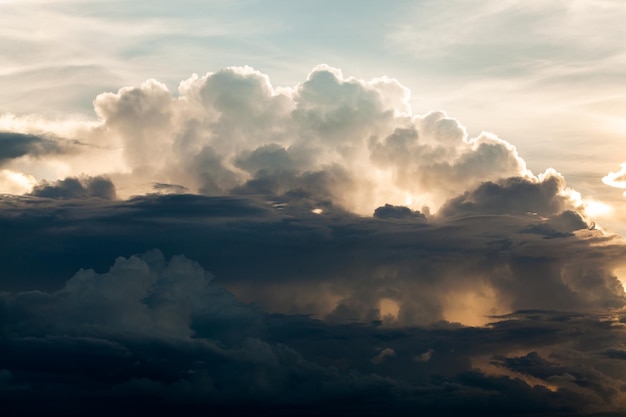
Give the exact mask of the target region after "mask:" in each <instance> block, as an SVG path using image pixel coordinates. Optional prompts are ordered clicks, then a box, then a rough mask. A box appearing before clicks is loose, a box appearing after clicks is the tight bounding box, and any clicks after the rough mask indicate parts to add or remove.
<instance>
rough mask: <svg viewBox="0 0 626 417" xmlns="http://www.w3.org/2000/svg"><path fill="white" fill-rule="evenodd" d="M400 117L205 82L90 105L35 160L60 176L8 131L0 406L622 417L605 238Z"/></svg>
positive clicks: (569, 196)
mask: <svg viewBox="0 0 626 417" xmlns="http://www.w3.org/2000/svg"><path fill="white" fill-rule="evenodd" d="M408 100H409V92H408V90H407V89H406V88H405V87H403V86H402V85H401V84H400V83H399V82H397V81H396V80H392V79H389V78H378V79H372V80H360V79H356V78H353V77H346V76H344V75H343V73H342V72H341V71H340V70H339V69H336V68H333V67H330V66H327V65H320V66H318V67H316V68H314V69H313V71H312V72H311V73H310V74H309V75H308V77H307V79H306V80H304V81H303V82H302V83H300V84H297V85H295V86H293V87H289V88H284V87H275V86H273V85H272V83H271V82H270V79H269V77H268V76H267V75H265V74H263V73H261V72H259V71H256V70H254V69H252V68H250V67H230V68H226V69H223V70H220V71H217V72H213V73H207V74H205V75H204V76H198V75H193V76H192V77H190V78H189V79H187V80H184V81H182V82H181V84H180V86H179V88H178V91H177V92H175V93H172V92H171V91H170V90H169V89H168V88H167V86H166V85H164V84H162V83H160V82H158V81H155V80H149V81H146V82H144V83H142V84H140V85H139V86H130V87H124V88H122V89H120V90H118V91H117V92H116V93H104V94H101V95H99V96H98V97H97V98H96V99H95V101H94V106H95V110H96V113H97V115H98V118H99V119H98V121H97V122H95V123H82V124H81V123H77V124H76V125H72V126H71V127H66V128H64V129H65V134H64V135H63V137H65V138H66V139H64V140H63V141H61V140H58V141H57V140H56V139H55V140H54V141H53V143H56V144H60V143H77V142H72V141H78V140H80V142H79V143H81V144H83V143H84V144H86V145H88V146H84V147H82V146H81V147H76V149H78V151H77V153H76V154H72V155H69V154H68V155H66V154H64V153H63V152H65V150H61V151H59V152H60V153H59V152H57V150H56V148H54V147H53V146H52V145H50V144H49V143H48V142H47V139H45V138H47V137H48V136H46V135H43V134H39V133H37V132H36V131H39V130H42V126H45V124H41V123H42V122H41V121H37V122H32V121H30V122H29V121H28V120H22V119H20V120H22V122H23V123H24V125H21V126H17V125H19V123H17V122H16V120H13V121H12V122H11V123H13V124H12V126H13V125H14V126H16V127H15V129H14V130H15V132H13V133H11V134H9V133H7V135H5V138H7V139H6V144H5V146H4V148H3V149H4V150H5V152H4V155H5V159H6V161H7V162H6V164H7V165H6V166H7V169H6V170H3V171H1V172H2V173H3V174H2V175H4V177H0V179H2V178H4V179H3V180H2V181H3V182H2V183H0V184H5V185H6V184H8V185H6V187H9V186H11V187H13V186H15V184H18V185H19V184H20V181H22V183H23V184H22V187H21V188H20V187H17V186H15V188H11V189H16V190H18V191H20V192H22V193H23V195H15V194H13V195H2V196H0V229H1V230H3V239H2V240H1V241H0V265H2V274H0V289H2V290H3V291H5V292H3V293H2V294H1V295H0V335H1V336H2V338H3V340H5V341H6V343H3V344H2V345H1V346H0V358H1V359H0V370H2V371H0V394H2V395H4V397H2V398H3V400H4V399H8V400H9V403H8V404H9V407H18V406H19V405H20V404H23V403H24V401H25V399H26V398H27V395H28V394H26V393H22V392H21V391H20V390H22V389H26V388H28V389H30V390H31V391H30V392H32V393H35V394H34V396H35V397H37V398H39V399H41V400H42V401H41V402H33V403H32V407H31V409H32V410H33V411H40V410H39V408H38V407H39V404H50V407H51V410H52V412H55V413H57V414H64V413H68V412H69V413H71V412H72V410H69V409H68V404H74V403H75V401H76V400H77V401H78V404H79V405H81V407H78V408H80V409H81V411H84V410H85V408H84V407H87V409H90V410H91V411H93V408H98V410H96V411H98V412H99V413H101V414H107V413H110V412H111V410H112V409H114V408H116V407H118V406H119V407H121V408H122V409H125V410H137V409H139V408H138V407H140V406H141V405H142V404H145V403H150V405H149V407H153V408H151V409H150V410H155V412H156V411H162V410H176V409H177V407H179V406H182V407H183V408H186V407H188V408H186V409H187V410H188V411H189V413H190V414H198V413H201V412H205V411H207V410H211V409H212V410H215V409H217V410H220V409H225V408H232V407H235V409H239V410H241V411H242V412H244V411H250V410H251V409H253V408H254V409H255V410H260V411H258V412H259V413H261V414H263V413H266V414H275V413H276V412H277V411H278V412H279V414H280V412H283V413H284V414H290V413H293V411H294V410H300V411H302V410H303V409H307V410H309V409H310V410H311V413H312V414H320V413H321V412H322V411H324V410H332V412H334V413H336V414H351V413H352V414H355V415H363V411H364V410H369V412H370V414H372V415H377V414H380V413H381V410H385V411H386V412H387V413H389V411H390V410H391V411H393V412H394V414H398V415H403V414H405V415H410V414H411V411H409V410H415V409H420V410H422V409H423V410H425V415H429V413H430V414H432V415H437V413H439V415H449V414H458V413H459V412H460V410H470V411H471V412H472V413H474V414H475V415H483V414H484V413H485V412H486V411H487V410H489V412H496V413H499V414H504V415H506V414H511V413H512V412H513V411H515V412H518V413H520V412H523V413H531V414H532V413H536V414H539V415H541V414H542V413H543V414H544V415H549V414H550V413H552V414H554V413H583V412H585V413H594V412H604V411H611V410H623V409H624V405H625V403H624V399H623V398H622V397H623V396H622V394H621V392H622V390H623V389H622V388H621V387H622V386H623V385H624V382H623V379H622V377H621V376H620V374H619V372H618V369H619V370H620V371H626V368H625V369H622V368H620V367H621V366H622V364H621V362H623V361H622V360H621V359H622V358H621V355H620V353H619V352H621V351H623V346H622V345H621V343H622V342H621V340H622V336H623V334H622V332H623V328H622V327H623V326H622V321H620V320H623V319H622V317H621V316H622V315H623V314H622V311H621V310H620V309H623V307H624V305H625V304H626V295H625V293H624V287H623V285H622V282H621V281H620V277H619V276H618V275H617V274H618V272H619V271H620V268H623V267H624V259H626V257H625V256H626V244H625V243H624V240H623V238H621V237H619V236H615V235H610V234H608V233H606V232H604V231H603V230H602V229H601V228H600V227H598V226H597V225H595V223H594V222H593V219H592V218H591V217H590V214H591V211H590V210H588V209H587V206H586V203H585V201H587V200H585V199H583V198H582V196H581V195H580V194H578V193H577V192H576V191H574V190H572V189H571V188H569V187H568V185H567V183H566V180H565V178H564V177H563V176H562V175H561V174H559V173H557V172H556V171H555V170H552V169H548V170H546V171H545V172H544V173H543V174H540V175H534V174H533V173H532V172H530V171H529V170H528V169H527V167H526V162H525V161H524V160H523V159H522V158H521V157H520V155H519V154H518V152H517V149H516V148H515V147H514V146H513V145H512V144H510V143H508V142H506V141H505V140H503V139H500V138H498V137H497V136H495V135H494V134H491V133H481V134H480V135H478V136H476V137H473V138H470V137H468V134H467V132H466V129H465V128H464V127H463V126H462V125H461V124H460V123H459V122H458V121H457V120H455V119H454V118H451V117H449V116H448V115H447V114H445V113H443V112H440V111H436V112H431V113H428V114H425V115H413V114H412V112H411V108H410V106H409V105H408ZM3 120H4V119H3ZM29 123H30V124H29ZM18 127H19V129H18ZM35 127H37V129H35ZM57 128H58V131H61V130H63V129H62V128H61V127H57ZM29 129H30V130H29ZM44 130H45V129H44ZM58 131H56V132H55V136H54V137H56V133H58ZM36 133H37V134H36ZM11 135H14V136H11ZM50 137H52V136H50ZM66 141H68V142H66ZM50 146H52V147H50ZM73 149H74V148H73ZM101 157H102V158H101ZM35 160H36V161H35ZM35 162H36V163H35ZM55 167H56V168H55ZM53 168H54V169H53ZM50 172H53V174H50V175H51V177H47V175H48V174H49V173H50ZM35 174H37V176H35ZM29 175H30V176H29ZM616 175H617V174H616ZM618 176H619V175H618ZM35 178H44V179H42V180H40V181H38V182H36V180H35ZM616 178H617V177H616ZM155 247H156V248H159V249H160V250H152V249H153V248H155ZM138 254H139V255H138ZM179 254H184V256H183V255H179ZM113 259H116V260H115V262H114V264H113V266H111V265H110V263H111V261H112V260H113ZM190 259H195V260H197V261H191V260H190ZM76 271H78V272H76ZM207 271H211V273H209V272H207ZM213 274H215V278H214V277H213ZM577 355H578V356H577ZM577 358H583V359H577ZM580 361H582V362H583V363H584V364H583V365H580V363H579V362H580ZM609 361H610V362H609ZM609 365H610V366H609ZM613 367H615V369H613ZM4 371H6V372H4ZM51 381H54V384H53V383H52V382H51ZM60 382H62V384H60V385H58V386H57V385H56V384H59V383H60ZM6 392H11V393H15V392H18V393H19V395H16V396H11V395H8V394H7V395H5V393H6ZM100 399H102V401H100ZM146 399H148V400H149V401H144V400H146ZM363 399H366V401H365V402H363V401H362V400H363ZM43 400H46V401H43ZM105 400H106V401H105ZM140 400H141V401H140ZM102 402H105V403H108V404H109V405H108V406H105V407H104V408H100V405H101V403H102ZM83 406H84V407H83ZM144 406H145V405H144ZM221 407H224V408H221ZM238 407H239V408H238ZM342 407H343V408H342ZM144 411H145V410H144ZM365 415H366V414H365Z"/></svg>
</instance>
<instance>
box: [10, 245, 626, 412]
mask: <svg viewBox="0 0 626 417" xmlns="http://www.w3.org/2000/svg"><path fill="white" fill-rule="evenodd" d="M0 312H1V315H0V317H2V321H1V322H0V336H1V337H2V339H1V340H2V343H1V344H0V369H1V370H2V371H1V372H0V377H2V379H1V380H0V398H2V401H3V407H4V409H5V410H7V411H9V412H11V413H13V412H18V413H19V412H22V413H33V412H46V413H47V414H48V415H79V414H81V413H85V412H89V413H93V414H94V415H107V414H109V413H111V412H112V411H113V410H116V409H119V412H118V413H121V414H122V415H126V414H131V413H132V412H138V411H140V410H143V411H144V412H145V411H146V410H147V411H151V412H154V413H159V414H160V413H171V412H174V411H175V410H176V411H177V412H189V413H192V414H193V415H196V414H201V413H206V412H209V411H211V410H214V411H215V410H220V409H224V410H225V409H228V410H230V411H231V412H233V411H235V412H237V411H239V412H251V411H252V410H255V412H256V413H259V414H260V415H293V414H294V413H297V414H298V415H317V414H319V413H320V412H324V413H325V414H327V415H384V414H386V413H388V412H389V411H390V410H391V411H393V412H394V414H397V415H413V414H414V413H415V410H416V409H419V410H420V415H426V416H430V415H450V413H452V414H458V413H463V414H464V415H553V413H557V412H563V413H567V414H566V415H586V414H585V413H587V412H589V413H591V412H594V411H595V412H598V411H603V410H607V409H614V408H616V407H622V406H623V404H622V403H620V400H619V391H620V390H621V386H622V385H623V380H622V379H621V378H623V376H621V375H623V370H624V366H623V365H622V364H621V362H622V361H621V360H620V359H617V360H610V361H607V359H603V358H606V356H604V357H603V356H600V357H597V356H596V354H595V352H598V351H602V350H607V349H610V348H613V347H614V346H616V345H618V344H619V343H621V340H622V338H623V335H624V330H623V327H621V326H612V325H611V323H614V322H615V319H613V320H608V319H611V318H608V317H603V316H593V315H581V314H571V313H557V312H550V311H537V312H531V311H529V312H522V313H519V314H513V315H508V316H507V317H502V318H500V320H499V321H496V322H494V323H492V324H491V325H490V326H487V327H483V328H471V327H463V326H459V325H451V324H449V323H445V322H440V323H435V324H432V325H429V326H424V327H405V328H389V327H385V326H380V323H372V324H368V323H358V324H356V323H355V324H332V323H329V322H325V321H320V320H314V319H312V318H309V317H306V316H301V315H300V316H297V315H291V316H286V315H268V314H267V313H264V312H263V311H261V310H260V309H259V308H258V307H255V306H253V305H248V304H243V303H241V302H239V301H237V300H236V298H235V297H233V296H232V294H230V293H228V292H227V291H225V290H224V289H223V288H221V287H219V286H218V285H215V283H214V281H213V280H212V276H211V274H210V273H208V272H207V271H205V270H204V269H203V268H202V267H201V266H200V265H199V264H198V263H196V262H193V261H190V260H188V259H187V258H185V257H183V256H175V257H172V258H171V259H170V260H167V259H165V258H164V257H163V255H162V254H161V253H160V252H158V251H150V252H147V253H145V254H142V255H134V256H131V257H128V258H118V259H117V260H116V261H115V263H114V265H113V266H111V267H110V268H109V269H108V271H106V272H103V273H97V272H95V271H93V270H89V269H83V270H80V271H78V272H77V273H76V274H75V275H74V276H73V277H72V278H71V279H69V280H68V281H67V282H66V283H65V285H64V286H63V288H61V289H59V290H58V291H54V292H40V291H25V292H16V293H2V294H0ZM572 341H574V343H572ZM539 350H541V351H544V352H547V354H548V355H549V359H546V358H544V357H542V356H541V355H540V354H538V353H537V351H539ZM520 351H523V352H527V353H525V354H524V355H523V356H519V355H516V354H515V353H514V352H520ZM376 358H378V359H377V360H374V359H376ZM381 358H384V360H383V359H381ZM581 360H584V366H581V365H580V362H581ZM483 362H484V363H483ZM485 364H486V365H490V364H491V365H493V366H492V368H493V369H508V370H511V371H512V372H511V373H509V374H502V373H497V372H493V369H491V368H489V366H485ZM620 372H621V374H620ZM32 398H36V399H37V401H29V399H32Z"/></svg>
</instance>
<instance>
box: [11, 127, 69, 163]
mask: <svg viewBox="0 0 626 417" xmlns="http://www.w3.org/2000/svg"><path fill="white" fill-rule="evenodd" d="M70 147H71V146H70V144H69V143H63V142H60V141H57V140H54V139H50V138H46V137H42V136H36V135H28V134H21V133H15V132H0V165H2V164H5V163H6V162H8V161H10V160H12V159H16V158H20V157H22V156H26V155H29V156H33V157H42V156H44V155H54V154H62V153H68V152H70Z"/></svg>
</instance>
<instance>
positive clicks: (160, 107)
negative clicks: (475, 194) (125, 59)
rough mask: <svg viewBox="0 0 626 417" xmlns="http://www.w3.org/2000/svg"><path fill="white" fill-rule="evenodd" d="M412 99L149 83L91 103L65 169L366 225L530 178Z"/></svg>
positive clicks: (219, 75) (395, 90)
mask: <svg viewBox="0 0 626 417" xmlns="http://www.w3.org/2000/svg"><path fill="white" fill-rule="evenodd" d="M409 99H410V92H409V90H408V89H407V88H406V87H404V86H402V85H401V84H400V83H399V82H398V81H396V80H393V79H390V78H386V77H383V78H375V79H372V80H369V81H366V80H359V79H356V78H352V77H345V76H344V75H343V74H342V72H341V71H340V70H339V69H336V68H332V67H329V66H327V65H320V66H318V67H316V68H314V69H313V71H312V72H311V73H310V74H309V76H308V78H307V80H306V81H304V82H302V83H300V84H298V85H296V86H295V87H292V88H280V87H274V86H273V85H272V84H271V82H270V80H269V77H268V76H267V75H265V74H263V73H260V72H258V71H256V70H254V69H252V68H250V67H229V68H226V69H223V70H220V71H218V72H215V73H208V74H206V75H204V76H201V77H200V76H197V75H193V76H192V77H190V78H189V79H187V80H184V81H182V82H181V83H180V86H179V89H178V93H177V94H173V93H172V92H170V91H169V90H168V88H167V87H166V86H165V85H164V84H161V83H159V82H157V81H155V80H149V81H146V82H145V83H143V84H141V85H140V86H137V87H125V88H122V89H120V90H119V91H118V92H117V93H104V94H101V95H99V96H98V97H97V98H96V99H95V100H94V106H95V111H96V113H97V115H98V117H99V118H100V121H99V123H97V124H95V125H93V124H92V125H89V124H85V123H84V124H82V125H80V126H79V127H77V128H76V129H75V132H74V136H75V137H71V139H75V140H76V139H78V138H80V140H81V141H84V143H85V144H86V145H88V146H85V147H84V149H83V150H82V152H81V158H78V157H76V158H74V159H71V158H64V159H63V160H62V161H63V162H62V163H63V164H64V167H65V170H64V174H65V175H74V176H77V175H81V174H87V175H101V174H108V175H109V176H110V178H111V179H112V180H113V181H114V183H115V185H116V187H117V189H118V193H119V194H120V196H122V197H127V196H129V195H132V194H138V193H146V192H152V191H153V190H152V184H154V183H159V184H171V185H173V186H178V187H185V188H186V189H188V190H190V191H191V192H195V193H201V194H208V195H219V194H225V193H229V192H237V193H241V192H245V193H251V192H253V193H266V194H272V195H274V196H280V195H284V194H285V193H290V192H293V191H296V190H300V191H303V192H304V193H306V194H307V195H308V196H309V197H310V198H312V199H314V200H315V199H317V200H321V201H328V202H332V203H333V204H336V205H338V206H341V207H343V208H345V209H348V210H350V211H353V212H356V213H359V214H366V215H371V213H373V211H374V209H376V208H377V207H380V206H382V205H384V204H393V205H408V206H410V207H411V208H413V209H422V208H423V207H429V208H430V209H432V210H437V209H438V208H439V207H440V206H441V205H442V204H443V203H444V202H445V201H446V200H447V199H449V198H451V197H454V196H456V195H459V194H461V193H463V192H464V191H466V190H468V189H471V188H473V187H476V186H478V185H479V184H480V183H481V182H483V181H495V180H497V179H499V178H506V177H511V176H521V177H524V178H534V176H533V175H532V173H531V172H530V171H528V170H527V168H526V163H525V161H524V160H523V159H522V158H521V157H520V156H519V155H518V153H517V150H516V148H515V147H514V146H513V145H511V144H510V143H508V142H506V141H504V140H502V139H500V138H498V137H496V136H495V135H493V134H490V133H482V134H481V135H479V136H478V137H476V138H468V136H467V133H466V131H465V129H464V127H463V126H462V125H461V124H460V123H459V122H458V121H456V120H455V119H453V118H450V117H448V116H447V115H446V114H445V113H443V112H433V113H430V114H427V115H412V113H411V109H410V106H409V104H408V103H409ZM11 120H12V125H13V126H17V123H16V122H15V118H13V119H11ZM32 125H33V129H34V130H35V129H36V127H37V123H33V124H32ZM39 126H41V124H39ZM39 129H41V128H40V127H39ZM21 131H22V132H23V131H28V128H27V127H26V128H25V127H24V126H23V125H22V126H21ZM69 136H72V135H71V134H70V135H69ZM81 143H82V142H81ZM120 153H121V158H120V157H119V155H120ZM116 155H117V160H116V159H115V158H116ZM27 156H28V155H26V156H24V157H22V158H21V159H19V160H16V161H15V162H13V164H14V165H16V166H19V168H21V169H22V170H23V171H22V172H24V173H25V174H31V175H33V174H34V171H36V170H40V169H41V168H37V167H35V165H34V164H33V163H30V164H29V163H28V159H27ZM51 160H52V159H51ZM103 160H107V161H113V162H109V163H108V164H104V163H103V162H102V161H103ZM86 161H93V167H92V168H90V167H89V164H88V162H86ZM59 163H61V162H60V161H59ZM107 166H109V169H108V170H107ZM29 171H33V172H29ZM38 174H39V175H37V176H38V177H39V178H44V179H48V180H55V179H59V178H62V176H58V177H57V178H46V176H45V175H42V173H41V172H38Z"/></svg>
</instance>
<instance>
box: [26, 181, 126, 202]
mask: <svg viewBox="0 0 626 417" xmlns="http://www.w3.org/2000/svg"><path fill="white" fill-rule="evenodd" d="M30 194H31V195H33V196H36V197H45V198H55V199H65V200H69V199H84V198H101V199H103V200H115V198H116V193H115V185H113V183H112V182H111V180H110V179H108V178H105V177H102V176H98V177H81V178H72V177H68V178H65V179H63V180H59V181H54V182H48V181H43V182H42V183H39V184H37V185H35V186H34V188H33V190H32V191H31V193H30Z"/></svg>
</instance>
